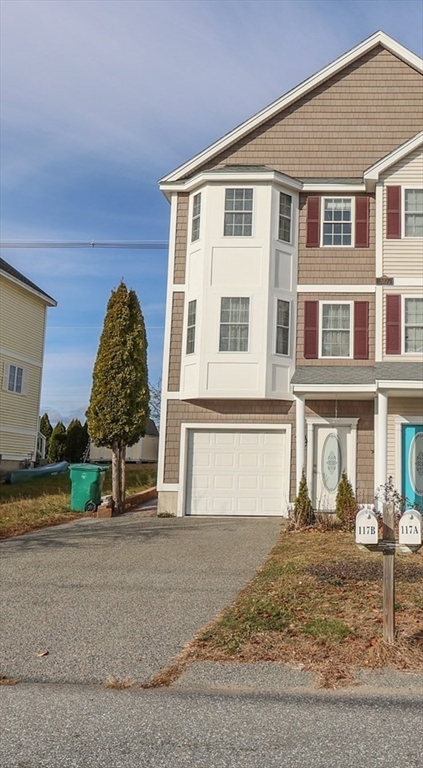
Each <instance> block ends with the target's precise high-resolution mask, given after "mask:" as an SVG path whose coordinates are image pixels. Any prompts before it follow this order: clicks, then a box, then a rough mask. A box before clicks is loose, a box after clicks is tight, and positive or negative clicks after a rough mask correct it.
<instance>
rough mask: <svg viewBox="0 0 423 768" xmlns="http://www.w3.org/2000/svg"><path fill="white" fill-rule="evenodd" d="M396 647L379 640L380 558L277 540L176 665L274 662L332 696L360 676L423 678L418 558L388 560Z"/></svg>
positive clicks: (308, 541) (314, 542) (340, 542)
mask: <svg viewBox="0 0 423 768" xmlns="http://www.w3.org/2000/svg"><path fill="white" fill-rule="evenodd" d="M396 602H397V616H396V623H397V641H396V644H395V645H392V646H391V645H387V644H385V643H384V642H383V639H382V556H381V555H380V554H377V553H368V552H361V551H359V550H358V549H357V548H356V547H355V544H354V541H353V537H352V534H349V533H344V532H341V531H331V532H329V533H319V532H315V531H307V532H300V533H288V532H286V533H283V534H282V535H281V537H280V540H279V542H278V544H277V545H276V547H275V548H274V549H273V551H272V552H271V554H270V556H269V557H268V559H267V561H266V562H265V564H264V566H263V568H262V569H260V571H258V573H257V574H256V575H255V577H254V578H253V579H252V581H251V582H250V583H249V584H248V585H247V586H246V588H245V589H244V590H243V591H242V592H240V594H239V595H238V597H237V598H236V600H235V602H234V603H233V604H232V605H231V606H230V607H229V608H227V609H226V610H225V611H223V613H222V614H221V615H220V616H219V617H218V618H217V619H216V620H215V621H214V622H213V623H212V624H210V625H208V626H207V627H206V628H205V629H204V630H203V631H202V632H200V633H199V635H198V636H197V637H196V638H195V639H194V640H193V641H192V642H191V643H190V644H189V646H188V647H187V649H186V650H185V651H184V652H183V654H182V655H181V657H180V658H179V660H178V663H179V664H182V665H186V664H187V663H190V662H192V661H229V660H231V661H242V662H258V661H275V662H281V663H285V664H291V665H294V666H299V667H300V668H302V669H308V670H310V671H312V672H315V673H316V674H317V676H318V679H319V680H320V684H321V685H322V686H325V687H336V686H338V685H342V684H345V683H347V682H350V681H352V680H353V679H354V673H355V670H357V669H362V668H369V669H370V668H373V669H375V668H376V669H377V668H382V667H386V666H392V667H395V668H397V669H403V670H409V671H419V672H422V671H423V558H422V555H421V553H420V554H419V555H399V556H398V557H397V559H396Z"/></svg>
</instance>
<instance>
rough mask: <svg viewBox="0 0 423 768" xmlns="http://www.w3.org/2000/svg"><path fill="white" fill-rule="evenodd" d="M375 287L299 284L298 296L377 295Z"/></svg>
mask: <svg viewBox="0 0 423 768" xmlns="http://www.w3.org/2000/svg"><path fill="white" fill-rule="evenodd" d="M375 291H376V286H375V285H335V284H333V285H328V284H327V283H325V284H323V285H316V284H315V283H313V285H309V284H306V283H298V285H297V294H300V293H375Z"/></svg>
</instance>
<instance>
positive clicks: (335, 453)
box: [321, 432, 342, 493]
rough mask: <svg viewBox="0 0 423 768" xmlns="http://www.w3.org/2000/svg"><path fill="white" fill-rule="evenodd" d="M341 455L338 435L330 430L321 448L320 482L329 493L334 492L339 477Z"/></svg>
mask: <svg viewBox="0 0 423 768" xmlns="http://www.w3.org/2000/svg"><path fill="white" fill-rule="evenodd" d="M341 467H342V455H341V446H340V444H339V440H338V436H337V435H336V434H335V432H331V433H330V435H328V436H327V438H326V440H325V442H324V443H323V448H322V460H321V472H322V482H323V485H324V486H325V488H326V490H327V491H328V492H329V493H334V492H335V491H336V489H337V487H338V483H339V480H340V478H341Z"/></svg>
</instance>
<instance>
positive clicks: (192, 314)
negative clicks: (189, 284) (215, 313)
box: [186, 300, 197, 355]
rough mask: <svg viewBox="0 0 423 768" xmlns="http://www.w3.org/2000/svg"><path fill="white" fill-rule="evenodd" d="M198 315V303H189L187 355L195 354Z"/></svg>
mask: <svg viewBox="0 0 423 768" xmlns="http://www.w3.org/2000/svg"><path fill="white" fill-rule="evenodd" d="M196 314H197V302H196V301H195V300H194V301H189V302H188V321H187V352H186V353H187V355H192V354H193V353H194V352H195V319H196Z"/></svg>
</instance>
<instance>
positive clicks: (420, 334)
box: [404, 298, 423, 353]
mask: <svg viewBox="0 0 423 768" xmlns="http://www.w3.org/2000/svg"><path fill="white" fill-rule="evenodd" d="M404 352H415V353H416V352H417V353H419V352H423V299H420V298H416V299H407V298H406V299H404Z"/></svg>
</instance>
